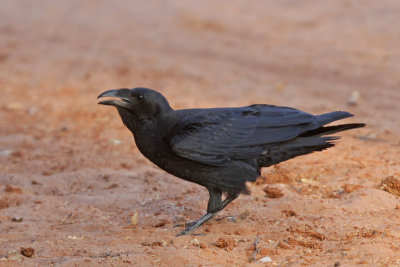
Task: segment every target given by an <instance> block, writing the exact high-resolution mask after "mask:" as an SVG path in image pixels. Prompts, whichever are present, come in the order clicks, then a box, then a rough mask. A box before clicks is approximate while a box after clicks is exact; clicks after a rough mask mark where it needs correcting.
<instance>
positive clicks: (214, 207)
mask: <svg viewBox="0 0 400 267" xmlns="http://www.w3.org/2000/svg"><path fill="white" fill-rule="evenodd" d="M209 192H210V200H209V202H208V207H207V213H206V214H205V215H204V216H203V217H201V218H200V219H199V220H197V221H196V222H195V223H194V224H192V225H191V226H189V227H188V228H186V229H185V230H183V231H182V232H180V233H179V234H178V235H177V236H182V235H187V234H189V233H191V232H193V231H194V230H196V229H197V228H199V226H201V225H202V224H203V223H205V222H206V221H208V220H210V219H211V218H212V217H214V216H215V215H217V213H218V212H220V211H221V210H223V209H224V208H225V207H226V206H228V204H229V203H231V202H232V201H233V200H234V199H235V198H237V197H238V195H237V194H234V195H228V196H227V197H226V198H225V199H224V201H221V195H222V193H221V191H218V192H217V191H216V190H209Z"/></svg>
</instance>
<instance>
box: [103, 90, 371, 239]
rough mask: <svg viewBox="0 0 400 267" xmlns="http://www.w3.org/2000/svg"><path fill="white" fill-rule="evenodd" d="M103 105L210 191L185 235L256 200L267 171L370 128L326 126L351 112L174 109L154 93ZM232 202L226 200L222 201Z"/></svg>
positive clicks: (147, 149)
mask: <svg viewBox="0 0 400 267" xmlns="http://www.w3.org/2000/svg"><path fill="white" fill-rule="evenodd" d="M102 97H111V99H108V100H102V101H100V102H99V104H102V105H111V106H114V107H116V108H117V110H118V112H119V115H120V116H121V118H122V121H123V123H124V124H125V126H126V127H127V128H128V129H129V130H130V131H131V132H132V133H133V136H134V138H135V142H136V145H137V147H138V148H139V150H140V152H141V153H142V154H143V155H144V156H145V157H146V158H148V159H149V160H150V161H151V162H153V163H155V164H156V165H157V166H159V167H160V168H161V169H163V170H165V171H167V172H168V173H170V174H172V175H175V176H177V177H179V178H182V179H184V180H187V181H190V182H193V183H196V184H199V185H202V186H204V187H206V188H207V189H208V192H209V194H210V199H209V201H208V206H207V214H205V215H204V216H203V217H201V218H200V219H199V220H198V221H196V222H195V223H194V224H192V225H191V226H190V227H188V228H187V229H185V230H184V231H182V232H181V233H180V234H178V235H184V234H188V233H190V232H192V231H193V230H195V229H197V228H198V227H199V226H200V225H202V224H203V223H204V222H206V221H208V220H209V219H211V218H212V217H213V216H214V215H216V214H217V213H218V212H219V211H221V210H222V209H224V208H225V207H226V206H227V205H228V204H229V203H230V202H232V201H233V200H234V199H235V198H237V197H238V196H239V194H240V193H245V194H246V193H249V191H248V189H247V187H246V182H247V181H249V182H254V181H255V180H256V179H257V177H258V176H259V175H260V171H261V168H262V167H268V166H271V165H274V164H277V163H279V162H282V161H285V160H288V159H291V158H294V157H297V156H300V155H305V154H309V153H312V152H314V151H321V150H324V149H326V148H328V147H331V146H334V142H333V141H334V140H337V139H338V138H339V137H335V136H325V135H329V134H333V133H336V132H340V131H344V130H349V129H354V128H360V127H364V126H365V124H363V123H351V124H341V125H336V126H324V125H326V124H328V123H330V122H333V121H336V120H340V119H344V118H348V117H351V116H353V115H352V114H350V113H348V112H345V111H334V112H330V113H326V114H322V115H316V116H314V115H312V114H309V113H305V112H303V111H300V110H297V109H293V108H288V107H279V106H272V105H265V104H261V105H251V106H247V107H238V108H210V109H182V110H174V109H172V108H171V106H170V105H169V103H168V101H167V100H166V99H165V97H164V96H163V95H162V94H160V93H159V92H157V91H155V90H152V89H147V88H140V87H138V88H133V89H126V88H123V89H118V90H109V91H106V92H104V93H102V94H100V95H99V96H98V98H102ZM223 193H224V194H225V195H226V198H225V199H224V200H223V201H222V194H223Z"/></svg>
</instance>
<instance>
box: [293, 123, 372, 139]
mask: <svg viewBox="0 0 400 267" xmlns="http://www.w3.org/2000/svg"><path fill="white" fill-rule="evenodd" d="M364 126H365V124H364V123H349V124H341V125H335V126H325V127H319V128H317V129H314V130H310V131H307V132H305V133H302V134H301V135H300V137H307V136H322V135H328V134H334V133H337V132H341V131H346V130H350V129H355V128H361V127H364Z"/></svg>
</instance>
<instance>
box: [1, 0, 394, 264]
mask: <svg viewBox="0 0 400 267" xmlns="http://www.w3.org/2000/svg"><path fill="white" fill-rule="evenodd" d="M0 6H1V8H0V36H1V38H0V88H1V89H0V90H1V97H0V123H1V127H0V265H1V266H21V265H25V266H39V265H40V266H46V265H47V266H48V265H50V264H53V265H56V266H89V265H90V266H92V265H106V266H123V265H128V264H133V265H137V266H200V265H203V266H215V265H226V266H228V265H238V266H243V265H248V264H250V265H251V264H253V265H262V264H261V263H254V260H259V259H260V258H263V257H269V258H270V259H271V261H269V262H268V263H265V264H266V265H270V266H273V265H279V266H300V265H314V266H334V265H335V266H352V265H355V264H365V265H366V266H386V265H399V264H400V260H399V259H400V245H399V244H400V242H399V241H400V224H399V222H400V201H399V188H400V185H399V184H398V183H399V181H400V152H399V151H400V134H399V133H400V104H399V103H400V49H399V47H400V31H399V30H398V29H399V27H398V25H399V24H400V16H399V15H398V14H399V13H400V2H399V1H397V0H393V1H374V0H365V1H363V2H362V4H360V2H359V1H351V0H339V1H317V0H313V1H251V2H249V1H229V3H228V2H227V1H211V0H208V1H186V0H185V1H168V2H167V1H122V0H121V1H105V0H97V1H78V0H74V1H50V0H48V1H28V0H25V1H24V0H20V1H6V0H1V1H0ZM135 86H146V87H150V88H154V89H157V90H159V91H161V92H162V93H163V94H164V95H165V96H166V97H167V98H168V99H169V100H170V103H171V105H172V106H173V107H175V108H189V107H217V106H230V107H231V106H243V105H248V104H253V103H269V104H276V105H285V106H292V107H296V108H299V109H302V110H305V111H308V112H312V113H316V114H318V113H323V112H329V111H332V110H348V111H350V112H352V113H354V114H356V117H354V118H350V119H347V120H346V122H365V123H367V124H368V126H367V127H366V128H364V129H357V130H353V131H349V132H346V133H344V134H343V137H342V139H341V140H340V141H339V142H338V145H337V146H336V147H334V148H331V149H329V150H327V151H324V152H318V153H314V154H312V155H308V156H303V157H299V158H296V159H293V160H290V161H287V162H284V163H281V164H279V166H277V167H270V168H266V169H264V170H263V175H262V177H261V178H260V179H259V180H258V181H257V183H254V184H251V185H249V188H250V190H251V192H252V194H251V195H244V196H241V197H240V198H238V199H237V200H236V201H234V202H233V203H232V204H231V205H230V206H228V207H227V208H226V209H225V210H224V211H223V212H221V214H220V216H219V218H223V219H221V220H213V221H211V222H209V223H207V224H206V225H205V226H204V227H202V228H200V229H199V230H198V231H197V233H198V234H200V235H196V236H184V237H175V234H176V233H178V232H179V231H180V230H182V226H181V227H174V225H176V224H183V223H185V222H188V221H191V220H194V219H197V218H198V217H200V216H201V215H202V214H203V213H204V211H205V209H206V204H207V200H208V193H207V191H206V190H205V189H204V188H202V187H200V186H197V185H195V184H191V183H188V182H185V181H183V180H180V179H177V178H175V177H173V176H171V175H169V174H166V173H165V172H163V171H162V170H160V169H158V168H157V167H155V166H154V165H153V164H151V163H150V162H149V161H147V160H146V159H145V158H144V157H143V156H142V155H141V154H140V153H139V152H138V150H137V148H136V146H135V144H134V141H133V138H132V136H131V134H130V132H129V131H128V130H127V129H125V128H124V126H123V124H122V122H121V121H120V119H119V117H118V116H117V112H116V111H115V110H114V109H112V108H110V107H105V106H99V105H97V104H96V103H97V101H96V97H97V95H98V94H99V93H101V92H103V91H105V90H107V89H114V88H121V87H135ZM349 101H350V102H349ZM396 183H397V184H396ZM268 192H269V193H268ZM233 215H239V216H238V217H237V218H236V219H234V218H232V217H229V216H233ZM226 216H228V217H226Z"/></svg>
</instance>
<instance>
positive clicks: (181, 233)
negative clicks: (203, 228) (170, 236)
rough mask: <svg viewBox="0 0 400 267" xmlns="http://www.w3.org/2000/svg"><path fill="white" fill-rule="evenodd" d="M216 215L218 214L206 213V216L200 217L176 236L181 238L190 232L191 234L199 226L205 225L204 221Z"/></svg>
mask: <svg viewBox="0 0 400 267" xmlns="http://www.w3.org/2000/svg"><path fill="white" fill-rule="evenodd" d="M217 213H218V212H213V213H207V214H206V215H204V216H203V217H201V218H200V219H199V220H198V221H196V222H194V224H192V225H191V226H189V227H188V228H186V229H185V230H183V231H182V232H180V233H179V234H177V235H176V236H183V235H188V234H190V233H191V232H193V231H194V230H196V229H197V228H199V226H200V225H202V224H203V223H205V222H206V221H208V220H209V219H211V218H212V217H214V216H215V215H216V214H217Z"/></svg>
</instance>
